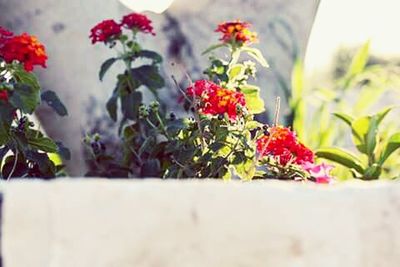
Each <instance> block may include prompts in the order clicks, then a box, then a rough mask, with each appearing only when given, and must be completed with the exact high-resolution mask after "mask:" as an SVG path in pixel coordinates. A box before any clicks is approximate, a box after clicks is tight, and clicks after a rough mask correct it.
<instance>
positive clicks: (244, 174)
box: [233, 154, 256, 181]
mask: <svg viewBox="0 0 400 267" xmlns="http://www.w3.org/2000/svg"><path fill="white" fill-rule="evenodd" d="M238 155H241V154H237V156H236V158H235V159H234V161H235V162H240V163H238V164H235V165H233V167H234V168H235V173H236V174H237V175H238V176H239V177H240V179H242V180H245V181H249V180H251V179H253V177H254V175H255V173H256V164H254V163H253V160H251V159H247V158H240V159H237V157H238ZM243 156H244V155H241V156H239V157H243Z"/></svg>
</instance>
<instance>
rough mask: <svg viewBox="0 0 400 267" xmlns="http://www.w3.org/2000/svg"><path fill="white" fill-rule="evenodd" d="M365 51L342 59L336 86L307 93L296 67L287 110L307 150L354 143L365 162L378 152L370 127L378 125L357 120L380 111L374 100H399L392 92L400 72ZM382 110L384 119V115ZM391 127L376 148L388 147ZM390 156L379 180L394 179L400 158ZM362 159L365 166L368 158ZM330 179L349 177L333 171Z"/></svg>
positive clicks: (343, 171)
mask: <svg viewBox="0 0 400 267" xmlns="http://www.w3.org/2000/svg"><path fill="white" fill-rule="evenodd" d="M369 46H370V44H369V42H367V43H365V44H364V45H363V46H361V47H360V48H359V49H358V51H356V52H355V53H354V54H351V55H350V54H349V55H350V56H349V57H348V58H349V60H347V59H346V60H345V61H344V62H342V63H341V65H340V71H337V73H336V77H335V80H332V81H330V86H327V87H317V88H310V86H309V85H308V84H307V81H306V79H305V77H304V73H303V68H302V64H301V61H299V60H297V61H296V63H295V66H294V69H293V73H292V99H291V101H290V107H291V109H292V111H293V112H292V113H293V115H294V117H293V129H294V130H295V131H296V133H297V134H298V136H299V137H300V138H301V139H302V140H303V141H304V143H305V144H308V145H309V146H311V147H312V148H319V147H331V146H335V147H337V146H341V147H343V146H347V145H348V144H349V142H351V141H352V139H353V140H354V142H355V143H356V144H357V147H358V149H360V150H361V151H363V152H367V150H368V151H369V155H370V158H372V155H373V154H374V153H375V154H376V153H377V152H379V150H380V149H382V147H375V145H374V137H376V134H375V127H369V126H373V125H376V124H377V122H376V121H374V120H371V119H370V118H368V117H365V116H362V114H365V113H368V112H371V111H372V112H373V111H375V110H376V109H377V107H379V106H380V102H381V101H379V100H380V99H381V98H382V96H384V95H385V94H390V95H393V96H396V94H398V91H396V88H398V85H399V81H400V80H399V79H398V73H399V72H400V69H399V68H398V67H396V66H393V65H388V64H387V63H384V62H380V61H378V60H376V59H374V58H371V57H369V54H368V52H369ZM385 102H387V99H386V100H385ZM394 104H395V103H394ZM385 110H386V109H384V111H383V117H384V116H385V112H387V111H388V110H386V111H385ZM331 114H333V115H334V116H331ZM347 114H352V116H349V115H347ZM353 116H354V117H357V120H358V121H355V119H354V117H353ZM341 121H342V122H344V123H341ZM353 123H354V124H353ZM352 124H353V129H354V130H352V131H353V132H354V133H355V135H354V136H352V137H351V139H350V138H348V137H349V135H348V134H347V130H346V127H348V126H351V125H352ZM370 124H371V125H370ZM389 125H390V127H391V128H396V127H399V126H400V124H399V123H398V122H397V121H396V120H392V123H391V124H389ZM390 127H387V126H386V127H385V128H383V130H381V132H380V134H379V138H381V139H382V140H376V142H378V141H379V142H383V143H385V142H387V141H388V138H389V137H390V134H391V133H392V132H393V130H394V129H391V128H390ZM366 129H370V130H369V132H366ZM392 134H393V133H392ZM366 139H369V142H368V147H365V146H363V145H361V143H362V144H366V141H365V140H366ZM379 142H378V143H379ZM377 145H378V144H376V146H377ZM358 149H357V151H358ZM373 151H374V153H373ZM393 154H394V155H393V157H391V158H389V159H388V160H387V161H386V164H385V166H384V167H383V168H382V173H381V177H394V176H396V175H398V174H397V172H398V171H396V164H397V161H398V157H399V156H400V153H396V152H394V153H393ZM363 157H366V158H367V159H366V161H368V156H367V155H365V156H363ZM375 157H376V155H375ZM335 173H336V176H341V178H343V179H346V177H351V173H350V172H349V171H348V168H344V167H343V168H342V167H337V168H335Z"/></svg>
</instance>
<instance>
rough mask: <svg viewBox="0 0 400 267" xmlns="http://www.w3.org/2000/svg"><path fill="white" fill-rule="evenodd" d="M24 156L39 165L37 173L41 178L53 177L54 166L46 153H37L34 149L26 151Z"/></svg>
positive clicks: (54, 172)
mask: <svg viewBox="0 0 400 267" xmlns="http://www.w3.org/2000/svg"><path fill="white" fill-rule="evenodd" d="M26 158H27V159H28V160H30V161H33V162H35V163H36V164H37V165H38V166H39V168H38V169H39V171H40V173H39V174H36V175H39V176H40V177H43V178H54V177H55V175H56V171H57V170H56V166H55V165H54V163H53V162H52V161H51V160H50V158H49V157H48V156H47V154H46V153H39V152H36V151H27V152H26Z"/></svg>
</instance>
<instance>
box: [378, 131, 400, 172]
mask: <svg viewBox="0 0 400 267" xmlns="http://www.w3.org/2000/svg"><path fill="white" fill-rule="evenodd" d="M399 148H400V132H398V133H395V134H393V135H392V136H390V137H389V140H388V142H387V144H386V147H385V149H384V150H383V152H382V155H381V157H380V159H379V164H380V165H383V164H384V163H385V161H386V160H387V159H388V158H389V157H390V155H392V154H393V153H394V152H395V151H396V150H397V149H399Z"/></svg>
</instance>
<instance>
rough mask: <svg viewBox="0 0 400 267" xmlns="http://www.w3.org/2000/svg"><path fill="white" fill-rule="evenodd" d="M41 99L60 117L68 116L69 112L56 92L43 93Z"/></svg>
mask: <svg viewBox="0 0 400 267" xmlns="http://www.w3.org/2000/svg"><path fill="white" fill-rule="evenodd" d="M41 98H42V100H43V101H44V102H46V103H47V105H49V106H50V107H51V108H53V109H54V111H55V112H56V113H57V114H58V115H60V116H67V115H68V111H67V108H66V107H65V106H64V104H63V103H62V102H61V100H60V98H59V97H58V95H57V94H56V93H55V92H54V91H46V92H43V93H42V95H41Z"/></svg>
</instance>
